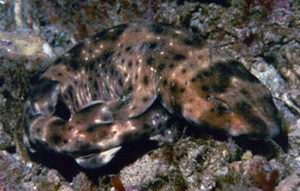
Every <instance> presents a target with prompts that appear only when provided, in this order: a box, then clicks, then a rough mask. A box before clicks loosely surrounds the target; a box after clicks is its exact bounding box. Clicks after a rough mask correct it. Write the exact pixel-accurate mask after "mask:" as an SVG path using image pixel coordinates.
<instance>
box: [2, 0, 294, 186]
mask: <svg viewBox="0 0 300 191" xmlns="http://www.w3.org/2000/svg"><path fill="white" fill-rule="evenodd" d="M143 19H151V20H154V21H156V22H162V23H168V24H172V25H175V26H180V27H185V28H189V29H190V30H193V31H194V32H197V33H200V34H201V36H203V38H205V39H207V40H208V41H210V42H211V43H212V44H215V45H217V46H219V47H220V48H222V49H223V50H224V51H226V52H227V53H228V54H230V55H231V56H233V57H234V58H236V59H238V60H240V61H242V62H243V64H244V65H245V66H246V67H247V69H249V71H250V72H252V73H253V74H254V75H255V76H256V77H257V78H258V79H259V80H260V81H261V82H262V83H263V84H265V85H266V86H267V87H268V88H269V90H270V91H271V92H272V95H273V99H274V102H275V103H276V106H277V107H278V109H279V111H280V112H281V114H282V116H283V118H284V119H285V126H286V131H287V133H288V140H287V142H288V144H287V146H285V147H284V148H281V146H278V145H277V144H276V143H273V142H272V141H269V143H265V142H263V143H253V145H252V143H244V144H239V143H238V142H237V140H235V139H231V138H229V139H216V138H214V137H213V136H210V135H200V136H197V135H196V134H198V133H195V135H194V136H193V135H191V133H190V134H189V135H187V134H183V135H182V136H181V137H180V138H179V139H178V141H176V142H175V143H170V144H165V145H162V146H160V147H158V148H154V149H152V150H151V151H149V152H148V153H144V154H143V155H141V156H139V157H138V158H135V159H134V160H132V161H131V162H130V163H127V164H124V165H123V166H122V167H120V168H119V169H117V170H115V171H110V170H109V169H108V168H107V169H105V170H104V171H103V172H101V171H86V170H82V169H80V168H78V167H76V165H75V164H73V163H72V162H69V161H67V164H63V165H54V164H52V163H49V162H48V163H47V162H45V161H51V160H54V159H53V158H51V156H44V157H43V158H42V159H39V160H33V158H32V156H29V155H28V153H27V151H26V149H25V148H24V146H23V143H22V134H23V127H22V113H23V105H24V101H25V99H26V97H27V95H28V91H29V89H30V87H31V84H32V83H33V82H34V81H36V80H37V79H38V77H39V75H40V74H41V72H42V71H43V70H44V69H45V68H46V67H47V66H48V65H49V64H51V62H52V61H53V60H55V59H56V58H57V57H59V56H60V55H61V54H63V52H65V51H66V50H67V49H69V48H70V47H72V46H73V45H74V44H76V43H77V42H78V41H80V40H81V39H83V38H85V37H88V36H89V35H91V34H93V33H95V32H97V31H100V30H101V29H104V28H107V27H110V26H114V25H117V24H122V23H126V22H130V21H136V20H143ZM299 148H300V1H299V0H266V1H260V0H227V1H225V0H224V1H217V0H215V1H209V0H208V1H192V0H191V1H188V0H186V1H184V0H177V1H171V0H169V1H164V0H157V1H155V0H153V1H148V0H132V1H130V0H113V1H108V0H107V1H106V0H103V1H98V0H93V1H92V0H91V1H90V0H87V1H76V0H53V1H48V0H38V1H36V0H31V1H30V0H0V191H9V190H41V191H44V190H51V191H52V190H70V191H71V190H85V191H88V190H116V191H122V190H131V191H133V190H178V191H180V190H191V191H192V190H228V191H230V190H232V191H234V190H253V191H254V190H255V191H259V190H262V191H272V190H276V191H297V190H300V149H299ZM131 152H134V150H133V151H131ZM129 154H130V153H129Z"/></svg>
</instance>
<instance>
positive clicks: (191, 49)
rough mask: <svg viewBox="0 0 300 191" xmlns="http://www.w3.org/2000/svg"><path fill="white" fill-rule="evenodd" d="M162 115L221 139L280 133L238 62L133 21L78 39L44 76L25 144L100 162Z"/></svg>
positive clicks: (192, 39)
mask: <svg viewBox="0 0 300 191" xmlns="http://www.w3.org/2000/svg"><path fill="white" fill-rule="evenodd" d="M62 108H64V109H62ZM170 115H173V116H177V117H179V118H182V119H185V120H186V121H187V122H188V123H190V124H191V125H194V126H203V125H204V126H207V127H210V128H212V129H214V130H220V131H223V132H224V133H225V134H228V135H230V136H239V135H248V136H250V137H252V138H258V139H265V138H267V137H272V138H274V137H276V136H277V135H278V134H279V133H280V132H281V127H280V123H281V122H280V118H279V114H278V111H277V110H276V108H275V106H274V103H273V101H272V97H271V94H270V92H269V91H268V90H267V89H266V87H265V86H264V85H262V84H261V83H259V81H258V80H257V79H256V78H255V77H254V76H253V75H252V74H250V73H249V72H248V71H247V70H246V69H245V67H244V66H243V65H242V64H241V63H239V62H238V61H236V60H232V59H230V58H227V57H225V56H224V55H222V53H221V52H220V51H219V50H218V49H216V48H213V47H211V46H209V45H208V44H206V43H205V42H204V41H203V40H202V39H201V38H200V37H199V35H197V34H194V33H191V32H189V31H187V30H184V29H178V28H174V27H171V26H168V25H163V24H157V23H152V22H143V23H141V22H136V23H130V24H124V25H119V26H116V27H113V28H111V29H107V30H104V31H102V32H100V33H97V34H95V35H94V36H92V37H90V38H88V39H86V40H84V41H82V42H80V43H78V44H77V45H76V46H74V47H73V48H71V49H70V50H69V51H67V52H66V53H65V54H64V55H63V56H62V57H60V58H59V59H57V60H56V61H55V62H54V64H53V65H51V66H50V67H49V68H48V69H47V70H46V71H45V72H44V74H43V75H42V76H41V78H40V80H39V82H38V83H37V85H35V87H34V88H33V89H32V91H31V95H30V96H29V99H28V101H27V102H26V106H25V130H26V133H25V136H24V137H25V139H24V140H25V143H26V145H27V146H28V148H30V149H31V150H39V149H49V150H53V151H56V152H59V153H63V154H66V155H69V156H71V157H73V158H77V157H80V161H81V162H82V161H84V164H85V166H86V165H87V166H89V162H87V161H98V162H99V161H102V162H99V165H100V166H101V165H103V163H104V162H103V161H106V162H109V159H110V158H111V157H113V156H114V154H115V152H116V151H117V150H118V149H115V148H117V147H119V146H122V144H125V143H127V142H130V141H133V140H138V139H140V138H144V137H149V138H150V137H151V136H154V135H155V134H159V132H161V131H163V130H164V129H166V128H167V126H168V124H169V121H170V120H169V119H170ZM113 148H114V149H113ZM110 149H113V150H110ZM109 151H114V152H109ZM95 153H101V154H102V155H98V156H96V155H93V157H92V159H93V160H91V157H86V156H90V154H95ZM104 153H105V155H104ZM107 153H109V154H107ZM108 155H109V156H108ZM82 157H83V158H84V159H82ZM96 157H98V158H96ZM104 158H106V159H107V160H104ZM96 159H97V160H96ZM100 159H101V160H100ZM99 165H98V166H99ZM91 166H95V165H94V164H93V165H92V164H91ZM96 166H97V165H96Z"/></svg>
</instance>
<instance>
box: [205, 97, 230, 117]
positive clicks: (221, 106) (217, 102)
mask: <svg viewBox="0 0 300 191" xmlns="http://www.w3.org/2000/svg"><path fill="white" fill-rule="evenodd" d="M209 101H211V102H212V103H213V105H214V108H213V111H214V112H216V113H219V114H225V113H226V114H229V113H230V112H231V110H230V108H229V106H228V104H227V103H226V102H225V101H223V100H221V99H219V98H216V97H213V96H210V98H209Z"/></svg>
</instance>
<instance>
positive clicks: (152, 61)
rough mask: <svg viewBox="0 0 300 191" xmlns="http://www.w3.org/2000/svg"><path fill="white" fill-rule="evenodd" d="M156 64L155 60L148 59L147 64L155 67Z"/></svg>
mask: <svg viewBox="0 0 300 191" xmlns="http://www.w3.org/2000/svg"><path fill="white" fill-rule="evenodd" d="M154 63H155V62H154V58H152V57H149V58H148V59H147V64H148V65H150V66H151V65H153V64H154Z"/></svg>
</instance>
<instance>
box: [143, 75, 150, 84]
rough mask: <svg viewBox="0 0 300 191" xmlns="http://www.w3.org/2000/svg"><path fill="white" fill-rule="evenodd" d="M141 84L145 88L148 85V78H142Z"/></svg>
mask: <svg viewBox="0 0 300 191" xmlns="http://www.w3.org/2000/svg"><path fill="white" fill-rule="evenodd" d="M143 84H144V85H145V86H147V85H148V84H149V77H148V76H146V75H145V76H144V78H143Z"/></svg>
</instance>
